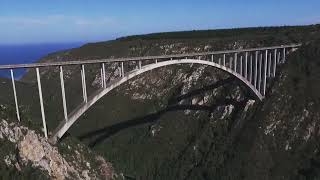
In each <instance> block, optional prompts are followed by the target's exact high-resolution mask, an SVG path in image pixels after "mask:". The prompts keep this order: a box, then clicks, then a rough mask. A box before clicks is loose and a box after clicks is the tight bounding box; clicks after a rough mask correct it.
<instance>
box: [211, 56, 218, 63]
mask: <svg viewBox="0 0 320 180" xmlns="http://www.w3.org/2000/svg"><path fill="white" fill-rule="evenodd" d="M211 62H213V54H212V55H211ZM219 64H220V63H219Z"/></svg>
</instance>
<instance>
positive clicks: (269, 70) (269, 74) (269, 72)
mask: <svg viewBox="0 0 320 180" xmlns="http://www.w3.org/2000/svg"><path fill="white" fill-rule="evenodd" d="M267 56H269V57H268V59H267V62H268V76H267V77H271V62H272V61H271V53H268V55H267Z"/></svg>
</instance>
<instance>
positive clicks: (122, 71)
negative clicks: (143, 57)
mask: <svg viewBox="0 0 320 180" xmlns="http://www.w3.org/2000/svg"><path fill="white" fill-rule="evenodd" d="M121 77H124V68H123V62H121Z"/></svg>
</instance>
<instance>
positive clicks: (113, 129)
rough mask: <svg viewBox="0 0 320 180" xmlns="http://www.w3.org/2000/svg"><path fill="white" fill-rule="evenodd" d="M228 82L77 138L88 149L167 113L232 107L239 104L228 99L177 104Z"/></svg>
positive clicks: (179, 97)
mask: <svg viewBox="0 0 320 180" xmlns="http://www.w3.org/2000/svg"><path fill="white" fill-rule="evenodd" d="M230 82H236V81H235V78H233V77H230V78H226V79H223V80H220V81H218V82H216V83H214V84H211V85H208V86H205V87H203V88H200V89H196V90H193V91H190V92H189V93H186V94H183V95H180V96H173V97H171V98H170V99H169V101H168V105H167V107H166V108H164V109H162V110H159V111H157V112H154V113H151V114H148V115H145V116H141V117H136V118H133V119H129V120H126V121H123V122H120V123H117V124H114V125H111V126H106V127H103V128H100V129H98V130H94V131H91V132H88V133H85V134H84V135H81V136H79V137H78V138H79V139H80V140H81V141H83V140H86V139H88V140H89V147H94V146H96V145H97V144H100V143H102V142H103V141H104V140H105V139H108V138H109V137H111V136H113V135H115V134H117V133H118V132H120V131H122V130H125V129H128V128H132V127H136V126H139V125H144V124H150V123H154V122H156V121H158V120H159V119H160V117H161V116H162V115H164V114H165V113H167V112H174V111H184V110H194V111H198V110H199V111H206V112H208V113H209V114H210V113H211V112H212V111H213V110H215V109H216V108H217V107H218V106H222V105H229V104H233V105H236V104H239V102H238V101H236V100H233V99H230V98H220V99H217V100H215V102H214V103H213V104H211V105H179V104H177V103H179V102H180V101H182V100H184V99H188V98H191V97H193V96H196V95H200V94H202V93H204V92H206V91H211V90H214V89H216V88H219V87H222V86H223V85H225V84H227V83H230ZM243 92H245V93H247V94H248V96H250V94H249V93H248V92H246V91H243Z"/></svg>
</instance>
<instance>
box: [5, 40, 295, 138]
mask: <svg viewBox="0 0 320 180" xmlns="http://www.w3.org/2000/svg"><path fill="white" fill-rule="evenodd" d="M299 47H300V44H292V45H282V46H273V47H263V48H252V49H240V50H227V51H216V52H204V53H192V54H179V55H164V56H147V57H133V58H120V59H96V60H85V61H65V62H52V63H34V64H18V65H1V66H0V70H4V69H6V70H10V74H11V79H12V92H13V94H14V101H15V105H16V115H17V119H18V120H19V121H20V112H19V105H18V97H17V93H16V86H15V80H14V70H15V69H18V68H32V69H35V71H36V75H37V84H38V92H39V103H40V111H41V116H42V122H43V129H44V135H45V137H46V138H50V141H51V142H53V143H56V142H57V141H58V140H59V139H60V138H61V137H62V136H63V135H64V134H65V133H66V132H67V131H68V130H69V128H70V127H71V126H72V125H73V124H74V123H75V122H76V121H77V120H78V119H79V117H80V116H81V115H83V114H84V113H85V112H86V111H87V110H88V109H89V108H90V107H91V106H93V105H94V104H95V103H96V102H97V101H98V100H99V99H101V98H102V97H103V96H105V95H106V94H107V93H108V92H110V91H111V90H113V89H114V88H116V87H118V86H120V85H121V84H123V83H125V82H126V81H128V80H130V79H132V78H134V77H136V76H138V75H140V74H143V73H144V72H147V71H150V70H153V69H157V68H160V67H165V66H169V65H175V64H202V65H207V66H211V67H213V68H216V69H219V70H222V71H225V72H227V73H228V74H230V75H232V76H234V77H236V78H237V79H238V80H239V81H241V82H242V83H243V84H244V85H245V86H246V87H247V88H248V89H249V90H250V91H251V92H252V93H253V94H254V95H255V97H256V98H257V99H259V100H263V99H264V97H265V95H266V93H267V92H266V91H267V89H266V87H267V80H268V78H274V77H275V76H276V72H277V67H278V65H279V64H283V63H285V62H286V56H287V54H288V53H290V52H292V51H293V50H295V49H297V48H299ZM130 62H136V63H137V67H136V68H135V69H132V70H128V69H127V70H126V69H125V68H124V64H125V63H130ZM107 63H118V64H119V66H120V69H121V73H120V77H119V78H117V79H115V80H113V81H112V82H108V83H107V80H106V68H105V67H106V64H107ZM90 64H100V65H101V88H100V89H98V90H97V91H96V92H94V93H93V94H91V95H89V96H88V94H87V88H86V87H87V86H86V73H85V67H86V66H87V67H89V65H90ZM70 65H79V66H81V72H80V73H81V84H82V92H83V102H82V103H81V104H79V105H78V106H77V107H76V108H75V109H73V110H71V111H70V113H69V111H68V109H67V101H66V93H65V87H64V72H63V68H64V67H65V66H70ZM52 66H55V67H56V66H58V67H59V68H60V83H61V96H62V104H63V110H64V111H63V112H64V119H63V120H62V121H61V122H60V124H59V125H58V127H56V128H55V130H54V131H53V132H52V134H53V135H52V136H51V137H48V132H47V126H46V116H45V108H44V104H43V95H42V86H41V77H40V69H41V68H44V67H52Z"/></svg>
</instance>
